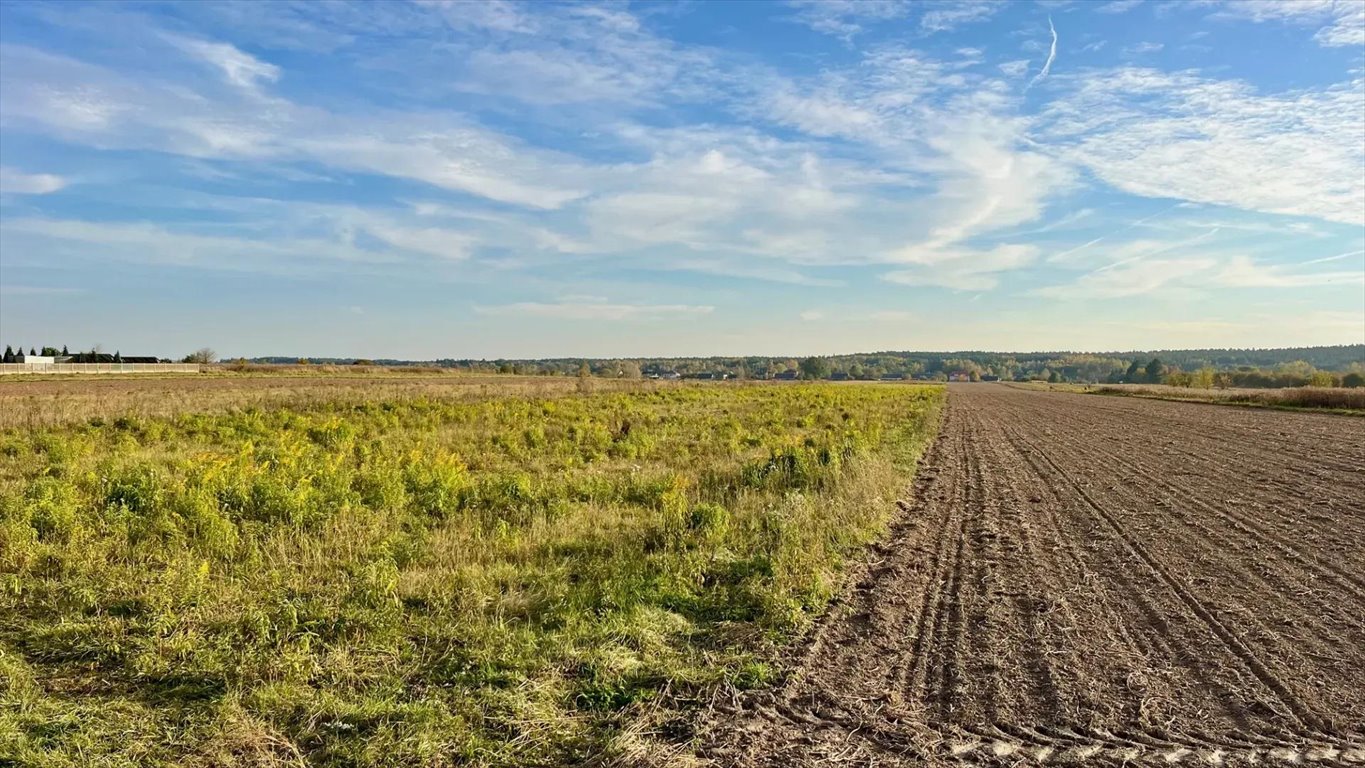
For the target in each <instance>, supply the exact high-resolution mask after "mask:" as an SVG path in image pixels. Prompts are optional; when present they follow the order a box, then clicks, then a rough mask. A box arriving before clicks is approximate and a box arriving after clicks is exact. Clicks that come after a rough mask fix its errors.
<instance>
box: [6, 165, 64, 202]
mask: <svg viewBox="0 0 1365 768" xmlns="http://www.w3.org/2000/svg"><path fill="white" fill-rule="evenodd" d="M66 185H67V180H66V179H64V178H62V177H61V176H56V175H53V174H51V173H24V172H23V171H20V170H18V169H15V168H7V167H5V166H0V195H50V194H52V193H53V192H57V191H59V190H61V189H63V188H65V187H66Z"/></svg>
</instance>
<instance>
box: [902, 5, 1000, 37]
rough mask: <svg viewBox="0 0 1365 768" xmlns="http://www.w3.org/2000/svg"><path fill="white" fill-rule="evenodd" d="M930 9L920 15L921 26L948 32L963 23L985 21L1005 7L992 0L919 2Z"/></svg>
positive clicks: (924, 28)
mask: <svg viewBox="0 0 1365 768" xmlns="http://www.w3.org/2000/svg"><path fill="white" fill-rule="evenodd" d="M918 5H919V7H920V8H925V7H927V8H928V10H925V11H924V14H923V15H922V16H920V20H919V25H920V28H921V29H923V30H925V31H927V32H946V31H948V30H951V29H956V28H957V27H960V26H962V25H963V24H972V23H976V22H980V21H985V20H986V19H989V18H990V17H992V16H994V15H995V14H997V13H999V12H1000V11H1001V10H1003V9H1004V5H1005V4H1004V3H997V2H992V1H991V0H957V1H956V2H950V3H941V4H936V5H930V3H928V2H923V3H919V4H918Z"/></svg>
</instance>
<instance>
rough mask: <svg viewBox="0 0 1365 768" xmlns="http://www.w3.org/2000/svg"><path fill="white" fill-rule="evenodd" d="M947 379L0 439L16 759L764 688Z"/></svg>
mask: <svg viewBox="0 0 1365 768" xmlns="http://www.w3.org/2000/svg"><path fill="white" fill-rule="evenodd" d="M941 400H942V391H941V390H940V389H936V388H916V387H904V386H880V385H852V386H837V385H822V384H812V385H794V386H712V387H674V388H667V389H664V388H642V389H641V390H639V391H604V392H585V393H576V392H563V393H559V394H556V395H554V396H530V395H526V394H512V395H507V396H504V397H487V398H483V399H478V400H469V399H455V398H452V399H448V400H443V399H440V398H439V397H435V396H433V397H426V396H423V397H412V398H403V399H397V400H378V401H373V402H361V403H356V402H354V401H349V400H340V401H336V402H326V401H321V402H309V403H307V404H300V405H296V406H293V407H281V408H243V409H241V410H238V411H235V412H225V413H193V414H183V415H168V416H147V417H139V418H136V419H133V418H124V419H118V418H112V419H102V420H98V421H89V422H86V423H83V424H74V425H69V426H54V427H49V428H43V429H38V430H26V431H23V432H20V431H17V430H13V431H9V432H5V433H0V446H3V447H4V450H2V451H0V616H3V617H4V618H3V620H0V763H17V764H21V765H38V766H65V765H90V764H101V765H132V764H138V765H205V766H207V765H272V764H281V763H292V764H299V763H307V764H313V765H329V766H351V765H375V766H378V765H395V766H397V765H433V766H439V765H478V766H514V765H515V766H558V765H566V764H575V763H581V762H584V761H586V760H589V759H592V758H594V757H602V756H610V755H612V754H613V753H614V752H613V750H616V749H619V748H620V747H619V741H618V740H617V739H616V736H617V735H619V734H621V733H624V732H627V731H628V730H629V725H630V722H631V718H632V717H634V716H635V714H636V713H637V712H639V711H641V710H642V709H644V708H649V707H653V706H656V705H657V702H660V701H661V700H662V699H663V698H664V697H670V700H676V699H677V698H679V697H681V698H685V697H686V695H687V694H688V692H695V691H699V690H701V689H703V688H705V687H707V686H712V685H717V684H731V685H735V686H739V687H752V686H757V685H762V684H764V683H766V682H768V681H769V680H771V678H772V675H773V671H772V667H771V666H769V664H770V660H771V658H772V652H773V649H774V648H775V647H777V646H778V645H779V644H780V643H782V642H784V641H785V640H787V639H789V638H790V637H792V636H793V634H794V633H796V632H799V631H800V630H802V629H803V628H804V627H806V626H807V625H808V624H809V622H810V621H811V620H812V618H813V617H814V616H815V615H816V613H817V612H818V611H819V610H820V609H821V608H822V607H823V606H824V605H825V604H826V602H827V601H828V599H829V597H830V596H831V595H832V594H833V592H834V590H836V589H837V588H838V584H839V579H840V572H841V567H842V564H843V561H844V559H845V558H846V557H848V556H849V555H850V554H852V553H854V552H856V551H857V549H858V547H860V546H861V545H863V544H865V543H867V542H868V541H869V540H871V539H872V538H874V537H875V536H876V535H878V533H879V532H880V531H881V530H883V527H884V525H885V523H886V520H887V518H888V516H889V514H890V513H891V511H892V510H893V509H894V504H893V501H894V497H895V495H896V494H897V493H899V492H900V491H901V490H902V489H903V488H904V487H905V486H906V484H907V482H908V479H909V473H910V471H911V468H912V467H913V463H914V461H915V459H916V458H917V457H918V454H919V452H920V450H921V449H922V447H923V446H924V444H925V442H926V441H927V439H928V438H929V436H930V434H931V433H932V431H933V428H934V424H935V422H936V414H937V412H938V408H939V406H940V404H941Z"/></svg>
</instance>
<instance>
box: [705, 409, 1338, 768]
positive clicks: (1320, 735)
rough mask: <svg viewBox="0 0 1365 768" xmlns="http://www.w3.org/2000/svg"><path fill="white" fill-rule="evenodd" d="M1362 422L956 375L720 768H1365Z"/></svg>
mask: <svg viewBox="0 0 1365 768" xmlns="http://www.w3.org/2000/svg"><path fill="white" fill-rule="evenodd" d="M1361 446H1365V420H1361V419H1352V418H1344V417H1334V416H1328V415H1322V414H1301V413H1289V412H1282V411H1269V410H1254V411H1253V410H1251V409H1237V408H1221V407H1216V406H1206V405H1197V404H1189V403H1172V402H1165V401H1155V400H1140V399H1132V398H1103V397H1096V396H1086V395H1074V394H1066V393H1052V392H1038V391H1030V390H1023V389H1015V388H1010V387H1006V386H1000V385H963V386H956V385H955V386H953V387H950V395H949V407H948V409H947V413H946V416H945V420H944V423H943V426H942V429H941V431H940V435H939V438H938V440H937V441H936V442H935V444H934V446H933V447H932V448H931V449H930V451H929V453H928V455H927V457H926V459H925V462H924V464H923V466H922V468H921V471H920V474H919V477H918V478H917V479H916V485H915V492H914V498H913V501H912V502H911V503H910V504H909V505H907V506H906V507H905V508H904V514H903V515H902V516H901V517H900V518H899V519H898V520H897V521H896V522H895V523H894V525H893V527H892V529H891V532H890V533H889V534H888V536H887V538H886V539H885V540H884V541H883V542H882V543H881V544H879V545H877V546H876V547H874V548H873V549H872V551H871V552H870V555H869V559H868V561H867V563H866V565H865V566H864V567H863V568H862V569H861V570H860V572H858V574H857V575H856V576H855V577H854V578H853V579H852V580H851V582H850V586H849V587H848V589H846V590H845V592H844V593H843V594H842V595H841V596H840V598H838V599H837V600H836V603H835V604H834V605H833V606H832V607H831V609H830V611H829V613H828V614H827V616H826V617H825V619H824V620H823V621H822V622H821V624H820V625H819V626H818V627H817V629H816V631H815V632H814V633H813V635H812V639H811V641H810V642H809V644H808V645H807V646H806V647H805V648H804V649H798V650H797V651H795V652H794V653H795V655H794V656H793V660H792V662H791V664H790V672H789V674H788V676H787V678H786V681H785V682H784V683H783V684H782V685H781V686H779V687H778V688H777V689H776V690H770V691H757V692H752V693H751V694H749V695H747V696H745V697H742V698H741V699H739V700H738V703H737V705H734V706H729V707H727V708H726V709H725V710H724V711H717V712H715V713H713V714H712V716H711V717H709V718H708V719H706V721H705V722H703V723H702V725H701V727H700V733H699V738H698V742H697V749H696V754H697V756H698V757H699V758H701V759H702V760H703V761H704V762H707V763H709V764H712V765H717V766H734V767H735V768H740V767H757V766H773V767H775V766H798V767H799V766H815V765H862V766H867V765H874V766H882V765H884V766H902V765H904V766H909V765H916V766H918V765H964V764H965V765H1002V766H1003V765H1020V764H1033V763H1063V764H1066V763H1083V764H1086V765H1124V764H1153V765H1157V764H1170V763H1180V764H1196V763H1198V764H1205V765H1266V764H1319V765H1365V576H1362V574H1365V471H1363V470H1362V467H1361V466H1359V465H1358V464H1357V460H1360V461H1361V462H1365V450H1362V448H1361Z"/></svg>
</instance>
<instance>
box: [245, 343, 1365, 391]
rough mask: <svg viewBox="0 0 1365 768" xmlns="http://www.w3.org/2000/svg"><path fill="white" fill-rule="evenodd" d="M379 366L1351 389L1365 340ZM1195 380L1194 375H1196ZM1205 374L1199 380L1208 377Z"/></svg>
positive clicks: (1362, 366)
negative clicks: (1279, 345)
mask: <svg viewBox="0 0 1365 768" xmlns="http://www.w3.org/2000/svg"><path fill="white" fill-rule="evenodd" d="M299 359H300V358H298V357H262V358H254V359H253V360H251V361H250V362H254V363H296V362H297V361H298V360H299ZM310 359H311V361H312V362H314V363H320V364H342V365H345V364H355V363H356V362H357V361H356V359H354V358H319V357H313V358H310ZM365 362H367V363H369V362H373V364H375V365H428V366H439V367H443V368H451V369H455V370H460V371H467V372H476V373H500V374H514V375H521V376H583V377H587V376H593V377H606V378H636V377H660V378H671V377H674V376H677V377H679V378H727V379H773V378H802V379H840V380H843V379H847V380H857V381H875V380H879V379H916V380H929V381H946V380H948V379H949V378H963V379H967V380H971V381H981V380H995V379H999V380H1003V381H1052V382H1077V383H1120V382H1131V383H1162V382H1165V381H1166V380H1167V378H1168V377H1172V376H1174V377H1176V378H1175V379H1174V380H1177V381H1181V380H1183V378H1182V377H1184V376H1190V377H1194V376H1200V377H1204V376H1205V374H1204V373H1202V372H1203V371H1205V369H1208V370H1209V371H1212V372H1213V373H1216V374H1220V375H1221V377H1220V378H1217V379H1213V380H1212V382H1211V383H1210V384H1209V385H1210V386H1237V387H1281V386H1302V385H1304V384H1307V383H1312V382H1313V381H1314V375H1317V379H1316V380H1317V381H1318V382H1325V381H1326V380H1327V377H1326V376H1323V375H1321V374H1323V373H1324V372H1325V373H1327V374H1330V376H1331V378H1332V381H1333V382H1337V384H1336V385H1340V386H1350V385H1351V384H1350V383H1349V382H1352V381H1355V379H1353V378H1351V377H1350V374H1352V373H1359V374H1365V344H1355V345H1346V346H1335V347H1298V348H1289V349H1198V350H1158V351H1147V352H1123V353H1109V354H1092V353H1073V352H1029V353H999V352H973V351H964V352H873V353H865V354H852V355H826V356H816V357H807V358H805V359H797V358H788V357H769V356H747V357H671V358H662V357H661V358H632V359H619V358H617V359H584V358H552V359H539V360H527V359H520V360H518V359H498V360H471V359H453V358H446V359H440V360H434V361H411V360H397V359H382V358H375V359H373V360H372V361H371V360H366V361H365ZM1191 380H1194V379H1191ZM1205 380H1206V379H1205V378H1199V379H1198V381H1200V382H1203V381H1205Z"/></svg>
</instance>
